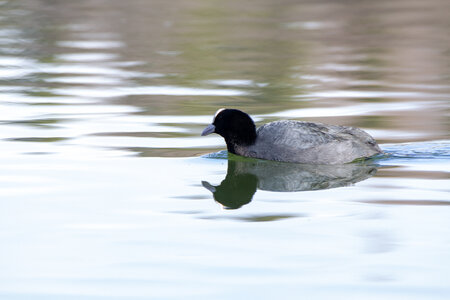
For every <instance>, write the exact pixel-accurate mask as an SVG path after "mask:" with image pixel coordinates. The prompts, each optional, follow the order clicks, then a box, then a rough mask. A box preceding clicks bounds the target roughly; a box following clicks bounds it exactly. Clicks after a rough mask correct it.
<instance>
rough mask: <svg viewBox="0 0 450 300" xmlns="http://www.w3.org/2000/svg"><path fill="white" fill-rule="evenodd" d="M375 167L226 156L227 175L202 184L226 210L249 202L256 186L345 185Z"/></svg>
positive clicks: (316, 187) (371, 172)
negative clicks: (214, 183)
mask: <svg viewBox="0 0 450 300" xmlns="http://www.w3.org/2000/svg"><path fill="white" fill-rule="evenodd" d="M376 172H377V167H376V166H374V165H368V164H363V163H352V164H345V165H306V164H292V163H282V162H273V161H265V160H255V159H242V158H234V157H231V158H228V169H227V176H226V177H225V179H224V180H223V181H222V182H221V183H220V184H219V185H218V186H214V185H212V184H210V183H209V182H207V181H202V185H203V186H204V187H205V188H206V189H208V190H209V191H210V192H212V193H213V196H214V199H215V200H216V201H217V202H219V203H220V204H222V205H223V206H224V208H226V209H237V208H240V207H241V206H243V205H245V204H248V203H250V201H251V200H252V198H253V195H254V194H255V193H256V190H257V189H260V190H265V191H274V192H298V191H313V190H322V189H331V188H337V187H342V186H348V185H351V184H354V183H356V182H359V181H363V180H365V179H367V178H369V177H372V176H373V175H375V173H376Z"/></svg>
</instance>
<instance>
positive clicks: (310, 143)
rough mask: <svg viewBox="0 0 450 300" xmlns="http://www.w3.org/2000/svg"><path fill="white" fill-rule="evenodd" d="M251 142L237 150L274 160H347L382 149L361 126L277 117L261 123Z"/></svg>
mask: <svg viewBox="0 0 450 300" xmlns="http://www.w3.org/2000/svg"><path fill="white" fill-rule="evenodd" d="M256 133H257V138H256V141H255V143H254V144H252V145H249V146H235V151H236V154H238V155H242V156H247V157H254V158H260V159H268V160H274V161H284V162H294V163H307V164H344V163H349V162H352V161H354V160H355V159H358V158H364V157H370V156H373V155H375V154H378V153H381V152H382V151H381V149H380V148H379V147H378V145H377V143H376V141H375V140H374V139H373V138H372V137H371V136H370V135H369V134H367V133H366V132H364V131H363V130H361V129H358V128H354V127H348V126H336V125H327V124H321V123H311V122H301V121H276V122H271V123H267V124H265V125H263V126H261V127H259V128H258V129H257V131H256Z"/></svg>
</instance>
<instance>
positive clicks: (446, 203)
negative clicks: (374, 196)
mask: <svg viewBox="0 0 450 300" xmlns="http://www.w3.org/2000/svg"><path fill="white" fill-rule="evenodd" d="M358 202H360V203H367V204H383V205H419V206H450V201H438V200H364V201H358Z"/></svg>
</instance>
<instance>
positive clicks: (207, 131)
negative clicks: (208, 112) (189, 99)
mask: <svg viewBox="0 0 450 300" xmlns="http://www.w3.org/2000/svg"><path fill="white" fill-rule="evenodd" d="M215 130H216V126H214V125H213V124H209V125H208V126H207V127H206V128H205V129H203V132H202V136H205V135H208V134H211V133H214V131H215Z"/></svg>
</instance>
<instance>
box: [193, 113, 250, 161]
mask: <svg viewBox="0 0 450 300" xmlns="http://www.w3.org/2000/svg"><path fill="white" fill-rule="evenodd" d="M211 133H217V134H219V135H221V136H222V137H223V138H224V139H225V142H226V143H227V148H228V151H229V152H231V153H235V154H236V152H235V151H234V148H235V146H249V145H252V144H254V143H255V140H256V127H255V123H253V120H252V119H251V118H250V116H249V115H247V114H246V113H245V112H242V111H240V110H238V109H224V108H222V109H219V110H218V111H217V112H216V115H215V116H214V121H213V123H212V124H211V125H209V126H208V127H206V128H205V130H203V132H202V135H208V134H211Z"/></svg>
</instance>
